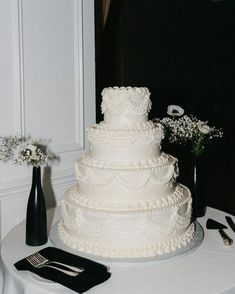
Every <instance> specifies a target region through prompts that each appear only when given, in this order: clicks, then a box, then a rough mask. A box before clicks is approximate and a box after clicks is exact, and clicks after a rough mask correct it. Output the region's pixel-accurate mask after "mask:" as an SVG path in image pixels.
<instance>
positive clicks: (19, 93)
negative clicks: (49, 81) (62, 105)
mask: <svg viewBox="0 0 235 294" xmlns="http://www.w3.org/2000/svg"><path fill="white" fill-rule="evenodd" d="M71 1H73V6H74V15H73V16H74V19H73V23H74V48H73V49H74V65H75V66H74V76H75V85H74V87H75V89H74V90H75V95H74V99H75V101H74V104H75V108H74V117H75V132H74V142H69V143H66V144H63V143H61V144H52V147H53V151H54V152H56V153H63V152H70V151H76V150H77V151H78V150H82V149H84V145H85V132H84V131H85V130H84V34H83V30H84V25H83V21H84V15H83V12H84V10H83V1H84V0H71ZM23 10H24V7H23V0H12V36H13V67H14V69H13V73H14V79H13V80H14V104H15V107H14V113H15V115H14V117H15V119H14V126H15V133H16V134H18V135H20V136H27V135H30V134H28V132H27V125H26V119H25V117H26V111H25V78H24V25H23Z"/></svg>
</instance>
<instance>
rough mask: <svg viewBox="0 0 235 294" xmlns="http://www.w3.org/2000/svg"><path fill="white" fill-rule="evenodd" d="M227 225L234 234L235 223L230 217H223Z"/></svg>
mask: <svg viewBox="0 0 235 294" xmlns="http://www.w3.org/2000/svg"><path fill="white" fill-rule="evenodd" d="M225 219H226V221H227V223H228V224H229V226H230V228H231V229H232V230H233V232H235V223H234V221H233V220H232V218H231V217H230V216H225Z"/></svg>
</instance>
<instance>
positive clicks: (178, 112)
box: [155, 105, 223, 156]
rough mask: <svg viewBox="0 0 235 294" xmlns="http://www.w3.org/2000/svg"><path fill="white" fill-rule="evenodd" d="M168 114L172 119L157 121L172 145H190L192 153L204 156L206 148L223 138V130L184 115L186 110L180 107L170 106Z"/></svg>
mask: <svg viewBox="0 0 235 294" xmlns="http://www.w3.org/2000/svg"><path fill="white" fill-rule="evenodd" d="M167 114H168V115H169V116H171V117H164V118H162V119H155V121H157V122H160V123H161V124H162V125H163V126H164V128H165V135H166V137H167V138H168V140H169V142H171V143H179V144H184V145H185V144H190V145H191V147H192V152H193V153H194V154H195V155H196V156H199V155H202V154H203V152H204V149H205V146H206V145H207V144H208V143H210V141H211V140H212V139H214V138H221V137H222V135H223V132H222V130H221V129H216V128H215V127H214V126H212V127H210V126H209V125H208V121H201V120H199V119H197V117H195V116H193V115H190V116H188V115H186V114H184V109H183V108H181V107H180V106H178V105H169V106H168V108H167Z"/></svg>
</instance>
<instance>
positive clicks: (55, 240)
mask: <svg viewBox="0 0 235 294" xmlns="http://www.w3.org/2000/svg"><path fill="white" fill-rule="evenodd" d="M59 222H60V221H58V222H56V223H55V224H54V225H53V226H52V228H51V232H50V239H51V242H52V244H53V245H54V246H55V247H57V248H59V249H62V250H64V251H67V252H69V253H72V254H75V255H79V256H81V257H85V258H89V259H92V260H95V261H97V262H103V263H104V262H105V263H106V264H107V263H110V262H111V263H112V264H113V263H115V264H116V263H121V264H123V263H128V264H131V263H143V262H156V261H158V262H159V261H167V260H169V259H172V258H180V257H182V256H185V255H187V254H191V253H192V252H193V251H195V250H196V249H197V248H198V247H199V246H200V245H201V243H202V241H203V239H204V231H203V228H202V226H201V225H200V224H199V223H198V222H195V227H196V229H195V235H194V238H193V239H192V240H191V242H190V243H189V244H187V245H186V246H184V247H182V248H180V249H177V250H175V251H174V252H171V253H166V254H163V255H158V256H153V257H139V258H108V257H102V256H97V255H92V254H88V253H84V252H80V251H78V250H75V249H72V248H70V247H69V246H67V245H66V244H65V243H64V242H63V241H61V240H60V238H59V235H58V224H59Z"/></svg>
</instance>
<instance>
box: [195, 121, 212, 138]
mask: <svg viewBox="0 0 235 294" xmlns="http://www.w3.org/2000/svg"><path fill="white" fill-rule="evenodd" d="M207 123H208V122H207V121H201V120H199V121H198V122H197V127H198V129H199V131H200V132H201V133H202V134H204V135H207V134H209V133H210V131H211V128H210V127H209V126H208V125H207Z"/></svg>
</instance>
